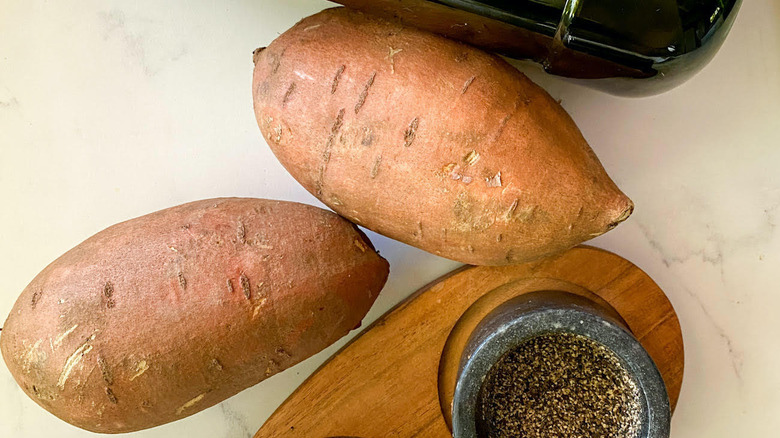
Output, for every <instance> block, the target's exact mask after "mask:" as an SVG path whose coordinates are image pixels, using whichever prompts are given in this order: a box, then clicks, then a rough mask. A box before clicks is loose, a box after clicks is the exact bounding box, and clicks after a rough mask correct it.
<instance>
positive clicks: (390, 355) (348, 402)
mask: <svg viewBox="0 0 780 438" xmlns="http://www.w3.org/2000/svg"><path fill="white" fill-rule="evenodd" d="M512 283H514V284H512ZM510 284H512V285H510ZM507 285H510V286H507ZM502 286H503V288H502V290H504V291H507V290H512V291H514V292H513V293H514V294H520V293H525V292H528V291H530V290H534V289H536V290H538V289H539V288H549V287H557V288H558V289H563V290H566V291H569V292H573V293H579V294H583V295H589V294H591V293H592V294H595V295H596V296H598V297H600V298H601V299H603V300H604V301H606V302H607V303H609V304H610V305H611V306H612V308H614V309H615V310H616V311H617V312H618V313H619V314H620V316H621V317H622V318H623V319H624V320H625V321H626V323H627V324H628V326H629V328H630V329H631V331H633V332H634V334H635V335H636V336H637V338H638V339H639V341H640V342H641V343H642V345H643V346H644V347H645V349H647V351H648V352H649V353H650V356H651V357H652V358H653V360H654V361H655V363H656V365H657V366H658V369H659V370H660V371H661V374H662V375H663V378H664V382H665V383H666V386H667V390H668V392H669V398H670V401H671V403H672V408H674V406H675V405H676V404H677V399H678V397H679V395H680V387H681V385H682V376H683V362H684V360H683V340H682V333H681V331H680V323H679V321H678V320H677V315H676V314H675V312H674V309H673V308H672V305H671V303H670V302H669V300H668V299H667V297H666V295H664V293H663V291H662V290H661V289H660V288H659V287H658V285H656V284H655V282H654V281H653V280H652V279H651V278H650V277H649V276H648V275H647V274H645V273H644V272H643V271H642V270H641V269H639V268H638V267H636V266H635V265H634V264H632V263H631V262H629V261H627V260H625V259H623V258H621V257H619V256H617V255H615V254H612V253H610V252H607V251H604V250H601V249H597V248H592V247H587V246H580V247H577V248H574V249H572V250H570V251H568V252H565V253H563V254H561V255H558V256H555V257H552V258H548V259H545V260H542V261H538V262H532V263H526V264H522V265H515V266H505V267H486V266H480V267H473V266H465V267H463V268H461V269H458V270H456V271H453V272H451V273H450V274H447V275H445V276H444V277H442V278H440V279H438V280H436V281H434V282H433V283H431V284H429V285H428V286H425V287H423V288H422V289H420V290H419V291H417V292H416V293H414V294H413V295H411V296H410V297H409V298H407V299H406V300H405V301H403V302H401V303H400V304H399V305H398V306H396V307H395V308H393V309H392V310H390V311H389V312H387V313H386V314H384V315H383V316H382V317H380V318H379V319H378V320H377V321H376V322H374V323H373V324H372V325H371V326H369V327H368V328H366V330H365V331H364V332H363V333H362V334H360V335H359V336H357V337H356V338H354V339H353V340H352V341H351V342H350V343H349V344H347V345H346V346H345V347H344V348H342V349H341V350H340V351H339V352H338V353H336V354H335V355H334V356H333V357H332V358H330V359H329V360H328V361H327V362H326V363H325V364H323V365H322V366H321V367H320V368H319V369H318V370H317V371H316V372H315V373H314V374H313V375H312V376H311V377H309V378H308V379H307V380H306V381H305V382H303V384H302V385H301V386H300V387H299V388H298V389H297V390H296V391H295V392H294V393H293V394H292V395H291V396H290V397H289V398H288V399H287V400H286V401H285V402H284V403H283V404H282V405H281V406H280V407H279V409H277V410H276V412H274V414H273V415H272V416H271V417H270V418H269V419H268V421H266V423H265V424H264V425H263V427H261V428H260V430H259V431H258V432H257V434H256V435H255V438H270V437H293V436H294V437H308V438H326V437H359V438H380V437H411V436H423V437H434V438H438V437H441V438H444V437H450V436H451V433H450V430H449V428H448V420H449V416H450V412H449V407H450V402H451V397H452V388H454V381H455V373H456V369H455V368H456V367H457V362H458V361H457V360H456V359H455V358H457V357H458V351H459V350H458V349H459V348H462V343H463V336H464V333H467V329H464V327H468V326H469V324H472V323H473V321H475V320H476V319H475V318H476V317H477V316H478V315H480V314H483V313H485V312H487V311H488V310H489V309H490V308H491V307H490V306H492V305H494V304H491V303H494V302H496V301H497V300H495V299H490V298H489V297H488V298H486V299H484V300H481V301H480V303H481V305H477V306H474V307H472V305H473V304H474V303H476V302H477V301H478V300H479V299H480V298H483V297H485V295H486V294H488V293H489V292H491V291H494V290H496V289H497V288H500V287H502ZM503 294H506V292H504V293H503ZM491 295H495V296H498V295H497V294H491ZM484 303H487V304H484ZM467 311H469V312H468V314H467V315H466V318H463V320H461V317H462V316H464V314H466V312H467ZM459 320H461V322H460V323H459V322H458V321H459ZM456 324H457V325H458V329H457V330H455V331H453V328H455V327H456ZM445 347H446V348H445ZM440 398H441V404H440ZM441 406H445V409H442V407H441ZM443 411H445V412H443Z"/></svg>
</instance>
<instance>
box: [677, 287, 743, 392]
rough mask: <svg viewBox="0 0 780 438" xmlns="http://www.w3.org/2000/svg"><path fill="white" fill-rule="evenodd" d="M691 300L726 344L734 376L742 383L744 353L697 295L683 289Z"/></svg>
mask: <svg viewBox="0 0 780 438" xmlns="http://www.w3.org/2000/svg"><path fill="white" fill-rule="evenodd" d="M682 289H683V290H684V291H685V292H686V293H687V294H688V295H689V296H690V297H691V298H693V300H694V301H696V304H698V305H699V308H700V309H701V311H702V314H703V315H704V317H705V318H706V319H707V321H708V322H709V323H710V325H712V327H713V328H714V329H715V331H716V332H717V334H718V336H720V338H721V339H722V340H723V342H724V344H725V345H726V348H727V350H728V354H729V358H730V359H731V367H732V369H733V370H734V375H735V376H736V377H737V380H739V381H740V382H741V381H742V364H743V360H742V353H740V352H739V351H737V348H736V347H735V343H734V341H733V340H732V339H731V337H730V336H729V334H728V333H727V332H726V330H725V329H724V328H723V327H722V326H721V325H720V324H718V323H717V321H715V318H713V317H712V315H711V314H710V312H709V311H708V310H707V307H706V306H705V305H704V303H703V302H702V300H701V299H700V298H699V297H698V296H697V295H696V294H695V293H693V291H691V290H690V289H688V288H687V287H683V288H682Z"/></svg>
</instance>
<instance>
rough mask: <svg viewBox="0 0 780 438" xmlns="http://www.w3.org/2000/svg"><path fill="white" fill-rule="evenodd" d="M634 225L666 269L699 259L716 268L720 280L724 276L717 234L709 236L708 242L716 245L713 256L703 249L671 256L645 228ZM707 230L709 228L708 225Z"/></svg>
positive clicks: (719, 240) (638, 224)
mask: <svg viewBox="0 0 780 438" xmlns="http://www.w3.org/2000/svg"><path fill="white" fill-rule="evenodd" d="M636 224H637V226H638V227H639V230H640V231H641V232H642V235H644V236H645V239H646V240H647V243H649V244H650V247H652V248H653V249H654V250H655V251H656V252H657V253H658V254H660V255H661V261H662V262H663V264H664V265H665V266H666V267H667V268H669V267H671V266H672V265H673V264H683V263H685V262H687V261H689V260H691V259H693V258H694V257H698V258H700V259H701V261H703V262H705V263H709V264H711V265H712V266H714V267H715V268H717V269H718V270H719V271H720V274H721V278H722V277H723V276H724V270H723V250H722V249H721V238H719V237H717V234H711V238H710V240H714V241H715V243H716V248H717V249H716V250H715V255H711V254H708V251H707V250H706V249H704V248H702V249H700V250H696V251H690V252H688V253H686V254H684V255H672V254H671V252H670V251H668V250H666V248H664V246H663V245H662V244H661V242H659V241H658V240H657V239H656V238H655V237H654V236H653V234H652V233H651V232H650V229H649V228H648V227H647V226H645V225H644V224H642V223H641V222H638V221H637V222H636ZM707 228H708V229H709V228H710V227H709V225H708V226H707Z"/></svg>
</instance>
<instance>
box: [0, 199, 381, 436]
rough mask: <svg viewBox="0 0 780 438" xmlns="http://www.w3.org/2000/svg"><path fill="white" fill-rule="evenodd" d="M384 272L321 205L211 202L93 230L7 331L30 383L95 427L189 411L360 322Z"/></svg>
mask: <svg viewBox="0 0 780 438" xmlns="http://www.w3.org/2000/svg"><path fill="white" fill-rule="evenodd" d="M387 274H388V265H387V262H386V261H385V260H384V259H382V258H381V257H379V255H377V253H376V252H375V251H374V249H373V248H372V246H371V244H370V243H369V241H368V240H367V239H366V237H365V236H364V235H362V234H361V233H360V232H359V231H358V230H357V229H356V228H355V226H354V225H352V224H350V223H349V222H347V221H346V220H344V219H342V218H340V217H338V216H337V215H335V214H333V213H330V212H327V211H325V210H322V209H319V208H316V207H311V206H306V205H302V204H296V203H292V202H278V201H268V200H261V199H213V200H205V201H199V202H194V203H190V204H185V205H181V206H178V207H174V208H170V209H167V210H163V211H160V212H157V213H153V214H150V215H147V216H143V217H140V218H137V219H133V220H130V221H127V222H123V223H121V224H118V225H114V226H112V227H110V228H108V229H106V230H104V231H102V232H100V233H98V234H96V235H95V236H93V237H91V238H89V239H87V240H86V241H84V242H83V243H81V244H80V245H78V246H77V247H75V248H74V249H72V250H71V251H69V252H67V253H66V254H65V255H63V256H62V257H60V258H59V259H57V260H56V261H54V262H53V263H52V264H50V265H49V266H48V267H46V268H45V269H44V270H43V271H42V272H41V273H40V274H39V275H38V276H37V277H36V278H35V279H34V280H33V281H32V282H31V283H30V285H29V286H27V288H26V289H25V290H24V292H22V294H21V296H20V297H19V299H18V301H17V302H16V304H15V306H14V308H13V310H12V311H11V314H10V316H9V317H8V320H7V321H6V323H5V326H4V327H3V331H2V336H1V337H0V349H2V354H3V358H4V359H5V362H6V364H7V365H8V368H9V369H10V370H11V373H12V374H13V376H14V378H15V379H16V381H17V382H18V383H19V385H20V386H21V387H22V388H23V389H24V391H25V392H26V393H27V394H28V395H29V396H30V397H31V398H32V399H33V400H35V401H36V402H37V403H38V404H40V405H41V406H43V407H44V408H46V409H47V410H49V411H50V412H52V413H53V414H55V415H56V416H58V417H60V418H61V419H63V420H65V421H67V422H69V423H71V424H74V425H76V426H79V427H82V428H84V429H88V430H91V431H95V432H103V433H117V432H128V431H133V430H138V429H144V428H148V427H152V426H156V425H159V424H163V423H166V422H169V421H173V420H176V419H179V418H182V417H186V416H188V415H191V414H193V413H195V412H198V411H200V410H202V409H205V408H207V407H209V406H212V405H214V404H216V403H219V402H220V401H222V400H224V399H225V398H227V397H230V396H231V395H233V394H235V393H237V392H239V391H241V390H243V389H245V388H247V387H249V386H251V385H254V384H256V383H257V382H259V381H261V380H263V379H265V378H266V377H268V376H270V375H272V374H275V373H277V372H279V371H281V370H283V369H285V368H287V367H290V366H292V365H293V364H295V363H297V362H299V361H301V360H303V359H305V358H307V357H308V356H310V355H312V354H314V353H316V352H318V351H320V350H321V349H323V348H325V347H326V346H328V345H330V344H331V343H333V342H334V341H336V340H337V339H339V338H341V337H342V336H344V335H345V334H346V333H347V332H349V331H350V330H351V329H353V328H355V327H356V326H358V325H359V324H360V321H361V319H362V318H363V317H364V316H365V314H366V312H367V311H368V309H369V307H370V306H371V304H372V303H373V302H374V299H375V298H376V296H377V294H378V293H379V291H380V289H381V288H382V285H383V284H384V282H385V279H386V278H387Z"/></svg>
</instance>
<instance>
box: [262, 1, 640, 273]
mask: <svg viewBox="0 0 780 438" xmlns="http://www.w3.org/2000/svg"><path fill="white" fill-rule="evenodd" d="M253 90H254V106H255V115H256V117H257V122H258V124H259V126H260V129H261V131H262V133H263V135H264V136H265V138H266V140H267V142H268V144H269V145H270V146H271V149H272V150H273V152H274V153H275V154H276V156H277V157H278V158H279V160H280V161H281V163H282V164H283V165H284V166H285V167H286V168H287V170H288V171H289V172H290V173H291V174H292V175H293V176H294V177H295V178H296V179H297V180H298V181H299V182H300V183H301V184H302V185H303V186H304V187H305V188H306V189H307V190H309V191H310V192H311V193H313V194H314V195H316V196H317V197H318V198H319V199H320V200H322V201H323V202H324V203H326V204H327V205H328V206H330V207H331V208H333V209H334V210H335V211H337V212H338V213H339V214H341V215H342V216H344V217H346V218H348V219H350V220H352V221H353V222H356V223H358V224H361V225H364V226H366V227H367V228H370V229H372V230H374V231H377V232H379V233H382V234H385V235H387V236H389V237H392V238H394V239H397V240H401V241H403V242H406V243H408V244H410V245H414V246H417V247H419V248H422V249H425V250H427V251H430V252H433V253H435V254H439V255H441V256H444V257H448V258H451V259H455V260H459V261H463V262H466V263H473V264H486V265H502V264H510V263H518V262H523V261H528V260H531V259H535V258H539V257H541V256H544V255H548V254H551V253H555V252H559V251H562V250H565V249H567V248H569V247H572V246H574V245H576V244H577V243H579V242H582V241H584V240H587V239H589V238H591V237H594V236H596V235H599V234H602V233H604V232H606V231H608V230H609V229H611V228H613V227H614V226H615V225H617V224H618V223H619V222H621V221H623V220H625V219H626V218H627V217H628V216H629V215H630V214H631V211H632V209H633V204H632V203H631V201H630V200H629V199H628V198H627V197H626V196H625V195H623V193H621V192H620V190H619V189H618V188H617V187H616V186H615V184H614V183H613V182H612V180H610V178H609V176H607V174H606V173H605V172H604V169H603V168H602V166H601V164H600V163H599V161H598V159H597V158H596V156H595V155H594V154H593V151H592V150H591V149H590V147H589V146H588V144H587V143H586V142H585V140H584V139H583V137H582V134H581V133H580V131H579V130H578V129H577V126H576V125H575V124H574V122H573V121H572V120H571V118H570V117H569V116H568V114H566V112H565V111H564V110H563V109H562V108H561V106H560V105H558V104H557V103H556V102H555V101H554V100H553V99H552V98H551V97H550V96H549V95H548V94H547V93H546V92H545V91H544V90H542V89H541V88H539V87H538V86H536V85H535V84H533V83H532V82H531V81H529V80H528V79H527V78H526V77H525V76H524V75H523V74H521V73H520V72H518V71H517V70H516V69H514V68H513V67H511V66H510V65H509V64H507V63H506V62H504V61H503V60H502V59H501V58H499V57H497V56H493V55H489V54H486V53H484V52H481V51H479V50H477V49H474V48H472V47H469V46H466V45H463V44H460V43H457V42H454V41H450V40H447V39H445V38H442V37H439V36H436V35H433V34H430V33H427V32H424V31H420V30H416V29H414V28H409V27H404V26H403V25H401V24H398V23H393V22H389V21H384V20H382V19H379V18H372V17H370V16H368V15H364V14H362V13H360V12H354V11H350V10H348V9H344V8H336V9H329V10H326V11H324V12H321V13H319V14H317V15H314V16H312V17H309V18H306V19H304V20H303V21H301V22H300V23H298V24H297V25H295V27H293V28H292V29H290V30H289V31H287V32H285V33H284V34H282V35H281V36H280V37H279V38H277V39H276V40H275V41H274V42H273V43H272V44H271V45H270V46H268V48H266V49H259V50H258V51H256V53H255V71H254V83H253Z"/></svg>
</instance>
